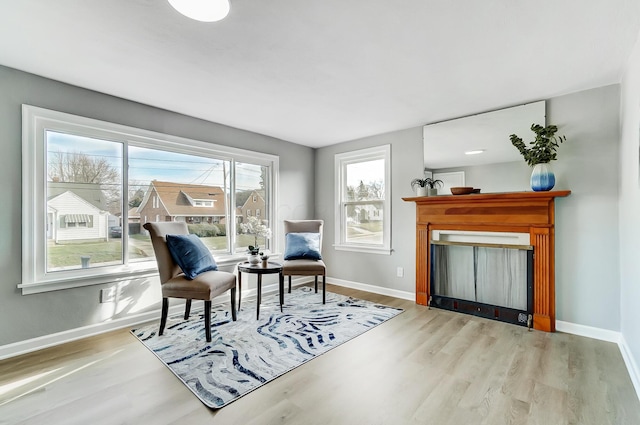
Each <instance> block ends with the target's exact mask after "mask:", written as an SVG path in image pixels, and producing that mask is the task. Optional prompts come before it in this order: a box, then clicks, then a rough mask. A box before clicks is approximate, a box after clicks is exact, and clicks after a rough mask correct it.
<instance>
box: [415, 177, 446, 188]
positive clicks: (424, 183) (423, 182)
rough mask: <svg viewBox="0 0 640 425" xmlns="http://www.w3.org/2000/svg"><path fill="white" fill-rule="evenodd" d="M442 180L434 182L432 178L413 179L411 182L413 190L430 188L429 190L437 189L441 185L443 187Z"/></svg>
mask: <svg viewBox="0 0 640 425" xmlns="http://www.w3.org/2000/svg"><path fill="white" fill-rule="evenodd" d="M443 184H444V182H443V181H442V180H434V179H432V178H431V177H427V178H425V179H413V180H411V189H415V187H416V186H420V187H428V188H429V189H435V188H436V187H438V186H439V185H443Z"/></svg>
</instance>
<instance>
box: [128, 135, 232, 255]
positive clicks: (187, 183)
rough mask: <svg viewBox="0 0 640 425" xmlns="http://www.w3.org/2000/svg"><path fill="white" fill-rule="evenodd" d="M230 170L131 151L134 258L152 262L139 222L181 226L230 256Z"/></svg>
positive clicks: (215, 162)
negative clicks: (163, 222)
mask: <svg viewBox="0 0 640 425" xmlns="http://www.w3.org/2000/svg"><path fill="white" fill-rule="evenodd" d="M230 168H231V164H230V161H228V160H221V159H216V158H207V157H202V156H195V155H187V154H181V153H175V152H168V151H162V150H158V149H149V148H142V147H136V146H130V147H129V186H128V187H129V193H130V197H129V213H128V228H129V235H128V241H129V242H128V243H129V252H130V254H131V255H130V258H131V259H132V260H133V259H144V258H148V257H153V250H152V249H149V248H151V241H150V240H149V235H148V234H147V232H146V231H145V230H144V229H143V228H142V225H143V224H144V221H143V222H141V220H140V217H153V218H154V219H155V221H160V219H161V218H162V220H163V221H183V222H185V223H187V225H188V227H189V232H190V233H194V234H196V235H198V236H199V237H200V238H201V239H202V241H203V242H204V243H205V245H206V246H207V247H209V249H211V250H212V251H214V252H227V251H228V247H229V241H228V236H227V235H228V232H227V225H226V224H227V223H228V216H229V211H228V209H227V205H226V199H227V194H228V193H229V170H230ZM152 199H153V200H154V201H153V202H151V200H152ZM145 254H146V255H145Z"/></svg>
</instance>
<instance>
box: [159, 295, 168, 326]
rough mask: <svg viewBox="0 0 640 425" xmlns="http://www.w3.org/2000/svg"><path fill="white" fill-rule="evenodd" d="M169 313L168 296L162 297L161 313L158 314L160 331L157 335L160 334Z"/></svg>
mask: <svg viewBox="0 0 640 425" xmlns="http://www.w3.org/2000/svg"><path fill="white" fill-rule="evenodd" d="M168 313H169V298H162V315H161V316H160V331H159V332H158V335H162V333H163V332H164V327H165V326H166V325H167V314H168Z"/></svg>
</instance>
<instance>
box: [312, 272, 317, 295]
mask: <svg viewBox="0 0 640 425" xmlns="http://www.w3.org/2000/svg"><path fill="white" fill-rule="evenodd" d="M313 279H314V282H315V285H316V294H317V293H318V275H315V276H314V277H313Z"/></svg>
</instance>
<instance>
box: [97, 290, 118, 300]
mask: <svg viewBox="0 0 640 425" xmlns="http://www.w3.org/2000/svg"><path fill="white" fill-rule="evenodd" d="M117 293H118V288H117V287H115V286H111V287H109V288H105V289H101V290H100V302H101V303H112V302H115V300H116V295H117Z"/></svg>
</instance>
